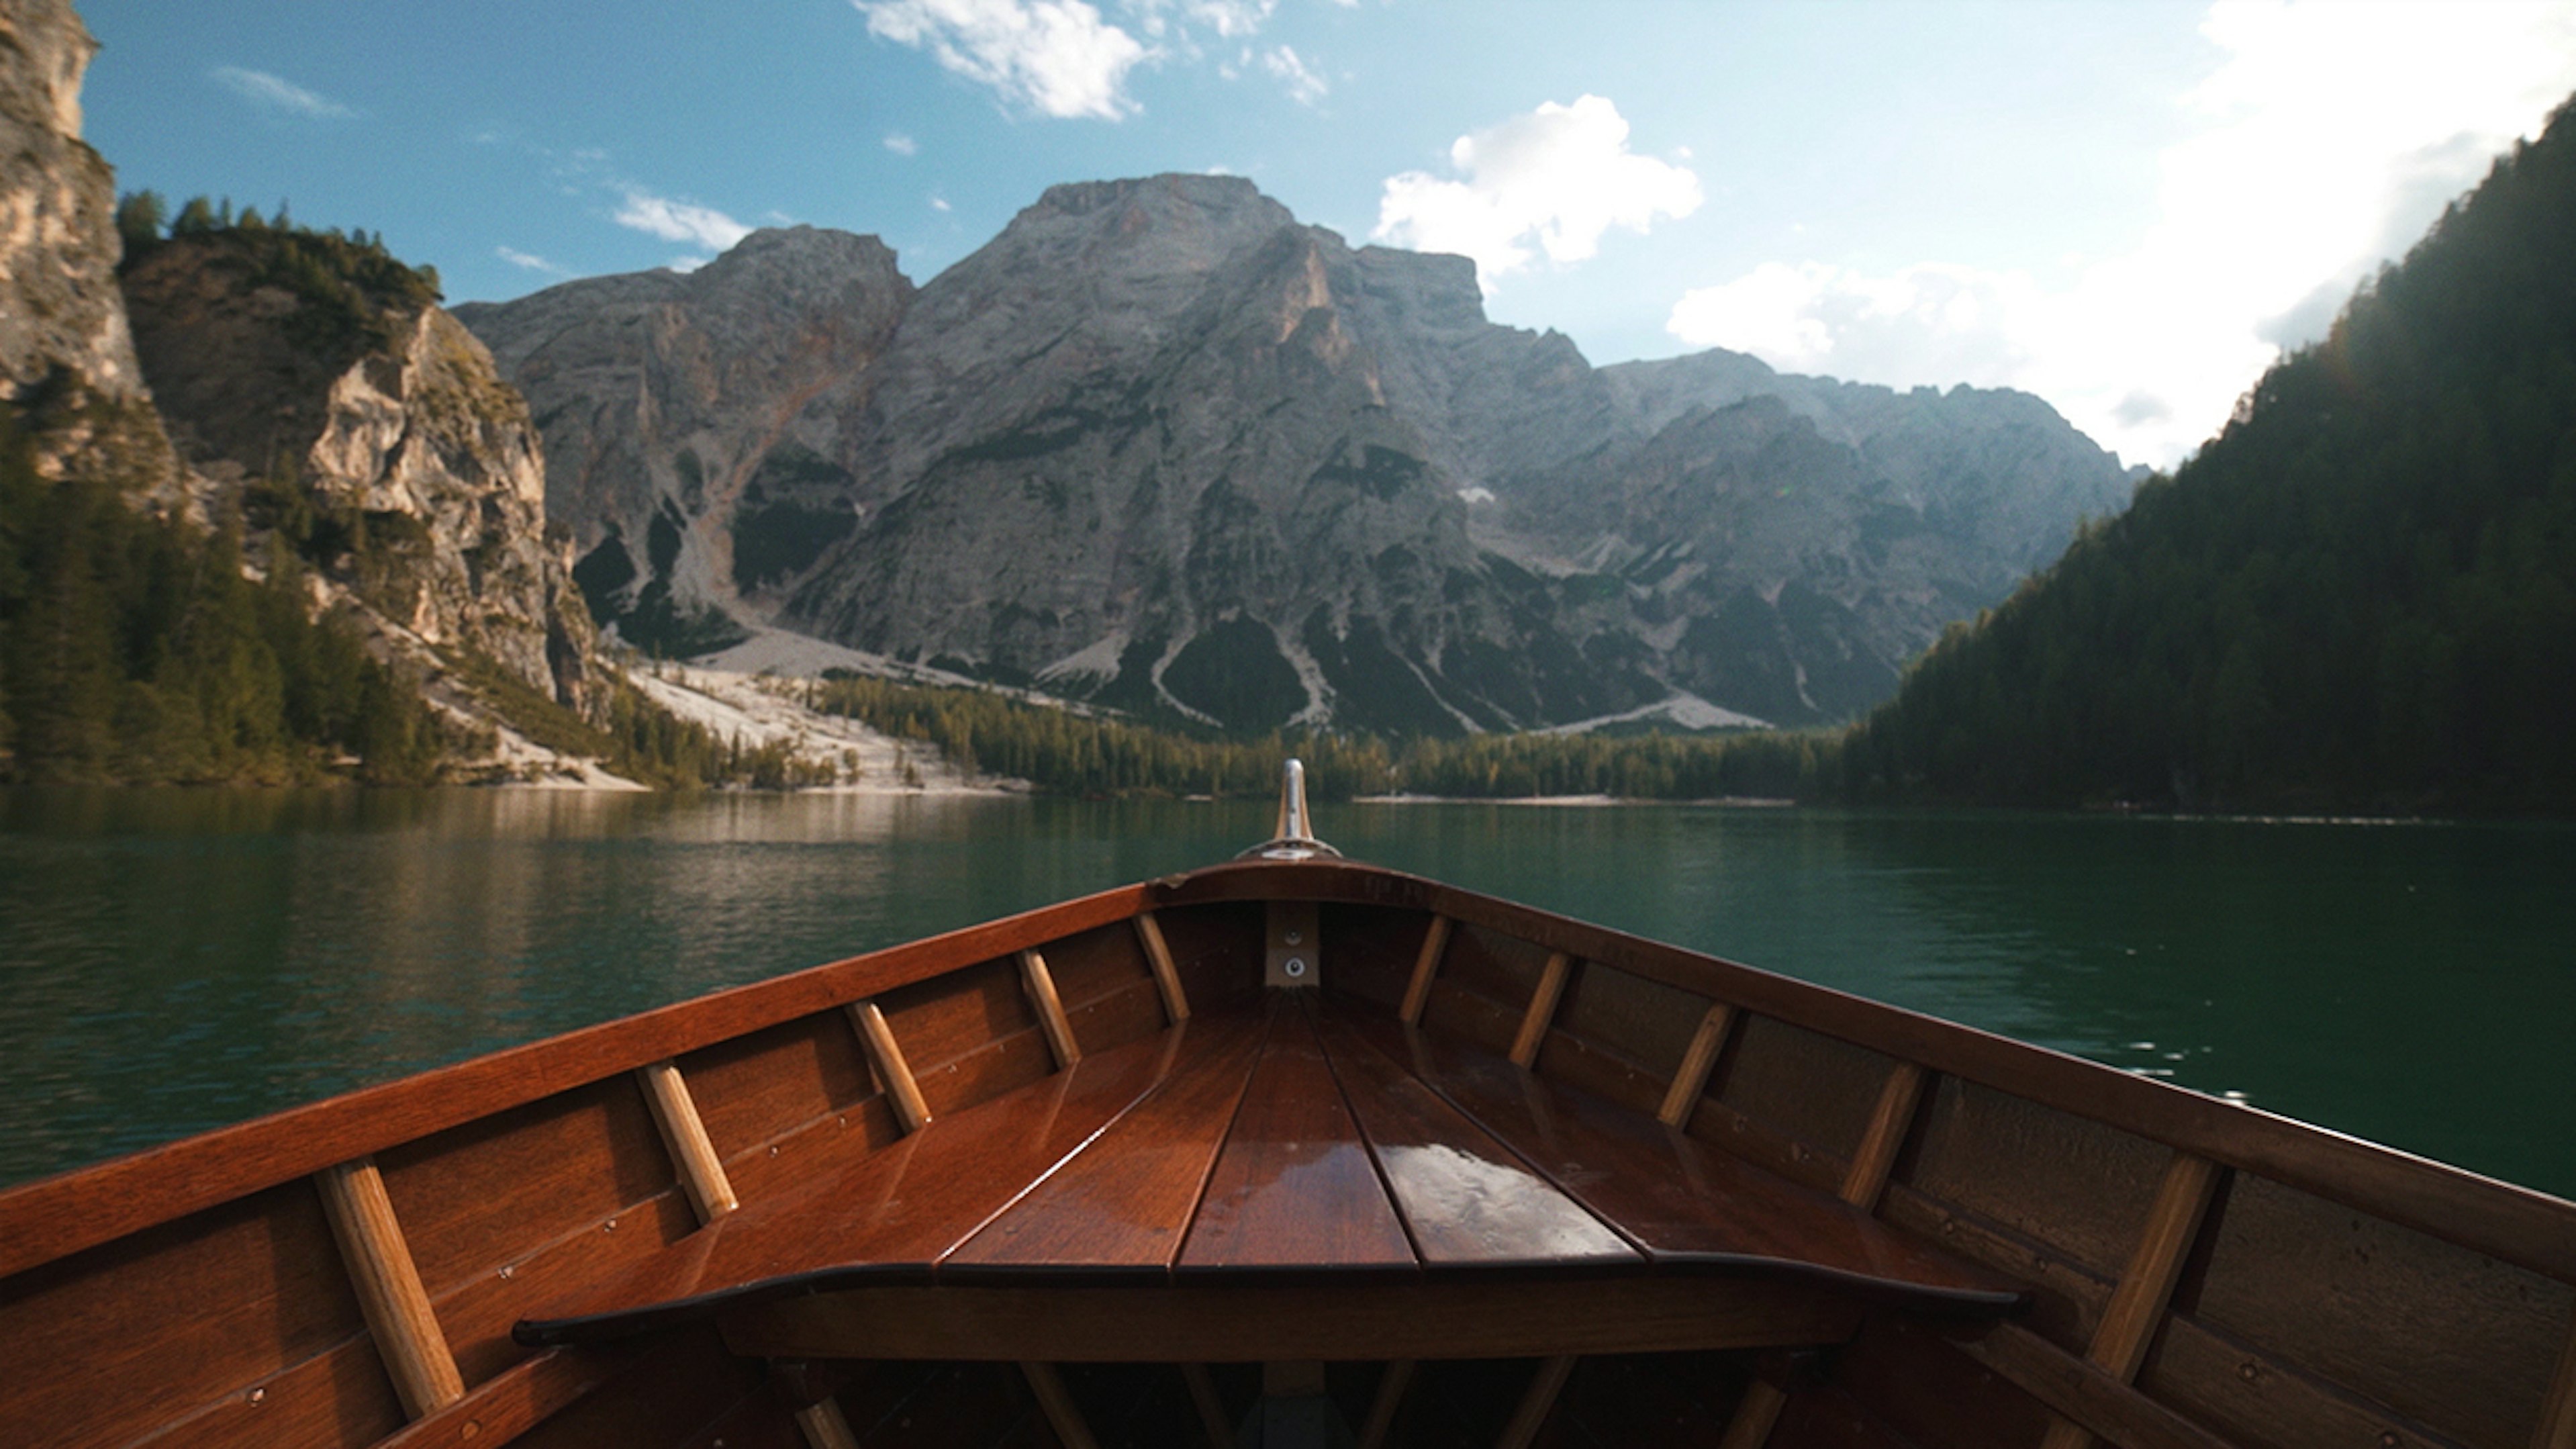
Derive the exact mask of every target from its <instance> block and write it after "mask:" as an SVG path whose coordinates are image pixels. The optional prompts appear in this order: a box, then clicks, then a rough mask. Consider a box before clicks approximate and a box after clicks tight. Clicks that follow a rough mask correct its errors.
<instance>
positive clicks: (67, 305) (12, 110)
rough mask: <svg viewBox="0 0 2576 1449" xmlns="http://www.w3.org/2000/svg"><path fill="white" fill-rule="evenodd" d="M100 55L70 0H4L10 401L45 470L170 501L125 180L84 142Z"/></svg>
mask: <svg viewBox="0 0 2576 1449" xmlns="http://www.w3.org/2000/svg"><path fill="white" fill-rule="evenodd" d="M97 52H98V42H97V41H96V40H95V39H93V38H92V37H91V35H90V33H89V28H88V27H87V26H85V25H83V24H82V23H81V19H80V17H79V16H78V15H77V14H75V13H73V10H72V7H71V4H70V0H12V3H9V4H5V5H0V401H9V402H15V403H18V404H20V406H21V409H22V411H23V412H25V413H26V414H28V416H29V419H30V421H32V422H33V423H34V425H35V429H34V430H35V432H36V437H35V439H34V442H35V447H36V453H37V463H38V466H39V467H40V468H42V469H43V470H45V471H46V472H49V473H54V474H60V473H61V472H62V471H63V470H65V469H67V468H72V467H79V468H82V469H84V470H87V471H90V472H93V473H96V474H99V475H101V476H108V477H114V478H116V479H118V480H120V482H122V483H123V484H125V485H126V486H127V487H128V488H129V489H130V490H132V491H135V492H137V493H139V494H141V495H144V496H148V497H152V498H154V499H155V500H157V501H161V502H165V503H166V502H168V501H171V490H172V487H173V485H174V483H175V481H176V478H177V467H176V461H175V459H174V458H173V457H172V455H171V452H170V447H169V443H168V441H167V439H166V438H165V437H164V436H163V434H162V431H161V428H160V426H159V423H158V422H157V420H155V419H154V418H153V416H152V414H151V410H150V396H149V394H148V393H147V391H146V390H145V388H144V384H143V372H142V369H141V368H140V367H139V366H138V365H137V363H136V361H135V356H134V346H133V342H132V340H131V339H130V337H129V336H128V334H127V330H126V323H125V308H124V304H123V301H122V299H121V298H120V297H119V295H118V293H117V286H116V265H117V261H118V259H119V257H120V255H121V248H120V246H119V244H118V239H117V233H116V219H115V216H116V178H115V175H114V173H112V172H111V171H110V170H109V169H108V165H107V162H106V161H105V160H103V159H101V158H100V156H99V154H98V153H97V152H96V151H94V150H92V149H90V146H89V144H88V143H87V142H85V141H83V140H82V139H81V105H80V88H81V78H82V76H83V74H84V73H85V72H86V71H87V70H88V68H89V62H90V57H91V56H93V55H95V54H97Z"/></svg>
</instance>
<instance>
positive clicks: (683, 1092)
mask: <svg viewBox="0 0 2576 1449" xmlns="http://www.w3.org/2000/svg"><path fill="white" fill-rule="evenodd" d="M635 1079H636V1081H637V1082H638V1083H639V1084H641V1085H642V1086H643V1088H644V1101H645V1104H646V1105H647V1106H649V1107H651V1108H652V1110H653V1125H654V1126H655V1127H658V1128H660V1129H661V1132H662V1145H663V1147H664V1148H665V1149H667V1150H668V1151H669V1152H670V1154H671V1167H672V1169H673V1171H674V1172H676V1173H677V1174H678V1176H679V1179H680V1188H681V1190H682V1191H684V1192H686V1193H687V1194H688V1197H689V1208H690V1210H691V1211H692V1212H694V1213H696V1214H697V1217H698V1222H699V1224H700V1225H701V1226H703V1225H705V1224H707V1223H711V1222H714V1221H715V1220H716V1219H718V1218H720V1217H723V1216H724V1215H725V1214H726V1213H729V1212H732V1211H733V1210H734V1209H735V1208H737V1207H739V1206H741V1203H740V1202H738V1201H737V1200H736V1199H735V1197H734V1195H733V1184H732V1183H731V1182H729V1181H727V1180H726V1178H725V1170H724V1163H723V1162H722V1161H721V1160H719V1159H718V1158H717V1156H716V1145H715V1143H714V1142H712V1141H710V1140H709V1139H708V1137H707V1128H706V1124H705V1123H704V1122H701V1121H699V1120H698V1104H697V1102H696V1101H695V1100H694V1099H692V1098H691V1097H690V1096H689V1084H688V1083H687V1082H686V1081H684V1080H682V1079H681V1077H680V1067H679V1064H678V1063H676V1062H672V1061H659V1062H648V1063H646V1064H645V1065H643V1066H640V1067H637V1068H636V1069H635Z"/></svg>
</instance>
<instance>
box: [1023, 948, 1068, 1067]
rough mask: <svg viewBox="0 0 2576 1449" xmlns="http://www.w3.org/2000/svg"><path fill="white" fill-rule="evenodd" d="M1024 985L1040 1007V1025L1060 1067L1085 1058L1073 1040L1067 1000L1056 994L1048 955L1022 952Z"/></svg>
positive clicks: (1034, 1004)
mask: <svg viewBox="0 0 2576 1449" xmlns="http://www.w3.org/2000/svg"><path fill="white" fill-rule="evenodd" d="M1020 984H1021V986H1022V987H1023V988H1024V989H1026V990H1027V992H1028V993H1029V1004H1030V1005H1032V1006H1034V1007H1036V1008H1037V1013H1038V1025H1039V1026H1040V1027H1041V1028H1043V1029H1044V1030H1045V1032H1046V1039H1047V1051H1048V1052H1049V1053H1050V1054H1052V1055H1053V1056H1054V1057H1055V1064H1056V1067H1057V1069H1058V1070H1062V1069H1063V1068H1065V1067H1069V1066H1072V1065H1073V1064H1074V1063H1075V1062H1078V1061H1081V1060H1082V1044H1081V1043H1080V1042H1077V1041H1075V1040H1074V1039H1073V1023H1071V1022H1069V1021H1066V1020H1065V1019H1064V1002H1063V1000H1062V999H1061V998H1059V997H1058V996H1057V995H1056V994H1055V977H1054V975H1053V974H1052V973H1050V972H1049V971H1048V970H1047V963H1046V958H1045V957H1044V956H1041V955H1039V954H1038V953H1037V952H1035V951H1022V952H1021V953H1020Z"/></svg>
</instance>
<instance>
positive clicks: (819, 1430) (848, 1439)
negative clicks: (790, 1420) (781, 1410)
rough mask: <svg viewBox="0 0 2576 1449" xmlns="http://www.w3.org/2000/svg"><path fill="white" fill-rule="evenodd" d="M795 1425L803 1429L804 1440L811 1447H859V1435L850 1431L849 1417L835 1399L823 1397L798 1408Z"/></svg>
mask: <svg viewBox="0 0 2576 1449" xmlns="http://www.w3.org/2000/svg"><path fill="white" fill-rule="evenodd" d="M796 1427H797V1428H799V1429H802V1430H804V1431H805V1442H806V1443H807V1444H808V1445H811V1446H812V1449H859V1436H858V1435H857V1434H855V1433H852V1432H851V1431H850V1421H849V1418H848V1417H847V1416H846V1415H844V1414H843V1413H842V1412H841V1405H840V1403H839V1402H838V1401H837V1400H833V1399H824V1400H822V1401H821V1402H819V1403H812V1404H808V1405H806V1406H805V1407H804V1408H801V1409H798V1410H797V1411H796Z"/></svg>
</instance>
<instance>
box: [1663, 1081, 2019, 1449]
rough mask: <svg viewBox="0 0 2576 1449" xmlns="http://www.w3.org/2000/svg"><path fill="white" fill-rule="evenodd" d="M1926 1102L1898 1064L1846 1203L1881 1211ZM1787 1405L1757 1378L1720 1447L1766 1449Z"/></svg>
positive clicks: (1849, 1178)
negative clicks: (1881, 1199)
mask: <svg viewBox="0 0 2576 1449" xmlns="http://www.w3.org/2000/svg"><path fill="white" fill-rule="evenodd" d="M1694 1045H1696V1043H1694ZM1922 1100H1923V1068H1922V1067H1921V1066H1919V1065H1917V1064H1915V1063H1913V1062H1898V1063H1897V1064H1896V1066H1895V1068H1894V1069H1893V1070H1891V1071H1889V1072H1888V1074H1887V1085H1886V1086H1884V1087H1881V1088H1880V1089H1879V1093H1878V1106H1877V1107H1876V1108H1875V1109H1874V1110H1872V1111H1871V1113H1870V1114H1869V1127H1868V1130H1866V1131H1864V1132H1862V1133H1861V1137H1860V1145H1859V1146H1858V1147H1855V1148H1853V1149H1852V1156H1851V1166H1850V1167H1849V1168H1848V1169H1846V1170H1845V1171H1844V1173H1843V1185H1842V1191H1841V1193H1840V1196H1841V1198H1842V1200H1843V1201H1845V1202H1847V1203H1850V1204H1851V1205H1852V1206H1854V1207H1856V1208H1859V1209H1860V1210H1862V1211H1863V1212H1875V1211H1876V1210H1877V1208H1878V1195H1879V1194H1880V1193H1881V1192H1884V1191H1885V1190H1886V1188H1887V1174H1888V1173H1889V1171H1890V1170H1892V1169H1893V1168H1894V1167H1895V1166H1896V1153H1897V1149H1898V1148H1901V1147H1903V1146H1904V1145H1905V1134H1906V1132H1907V1131H1908V1130H1909V1129H1911V1128H1912V1127H1913V1125H1914V1107H1915V1104H1916V1103H1918V1102H1920V1101H1922ZM1788 1403H1789V1396H1788V1395H1787V1394H1784V1393H1782V1392H1781V1391H1780V1390H1779V1389H1777V1388H1774V1387H1773V1386H1772V1385H1771V1384H1770V1382H1769V1381H1767V1380H1763V1379H1756V1380H1754V1381H1753V1385H1752V1387H1750V1388H1748V1389H1746V1390H1745V1391H1744V1402H1742V1403H1740V1404H1737V1405H1736V1406H1735V1417H1734V1419H1733V1420H1731V1421H1730V1422H1729V1423H1728V1424H1727V1426H1726V1439H1725V1442H1724V1443H1723V1444H1722V1445H1720V1449H1761V1446H1762V1443H1763V1441H1764V1440H1767V1439H1769V1438H1770V1437H1771V1428H1772V1426H1773V1425H1775V1424H1777V1423H1779V1422H1780V1411H1781V1410H1782V1409H1783V1408H1786V1407H1787V1406H1788ZM2050 1449H2055V1446H2050Z"/></svg>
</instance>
